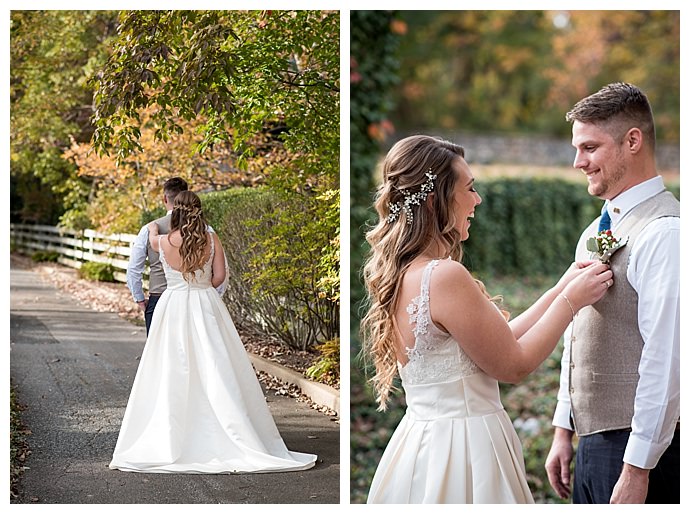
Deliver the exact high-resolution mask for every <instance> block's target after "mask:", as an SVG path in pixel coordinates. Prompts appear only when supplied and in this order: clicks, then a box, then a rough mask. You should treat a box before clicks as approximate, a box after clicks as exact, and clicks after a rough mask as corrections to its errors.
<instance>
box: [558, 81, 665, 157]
mask: <svg viewBox="0 0 690 514" xmlns="http://www.w3.org/2000/svg"><path fill="white" fill-rule="evenodd" d="M565 119H566V120H567V121H571V122H572V121H575V120H577V121H580V122H583V123H593V124H603V125H607V126H608V129H609V130H610V131H611V132H612V133H613V134H614V137H616V138H617V139H620V140H622V137H623V136H624V135H625V133H626V132H627V131H628V130H630V129H631V128H632V127H637V128H639V129H640V130H641V131H642V134H644V137H645V139H646V140H647V142H648V143H650V145H651V148H652V149H654V147H655V144H656V134H655V129H654V115H653V114H652V107H651V106H650V104H649V100H648V99H647V96H646V95H645V94H644V93H643V92H642V90H641V89H640V88H638V87H637V86H634V85H632V84H628V83H625V82H614V83H612V84H608V85H607V86H604V87H602V88H601V89H600V90H599V91H597V92H596V93H594V94H592V95H589V96H588V97H586V98H583V99H582V100H580V101H579V102H577V103H576V104H575V106H574V107H573V108H572V110H570V111H569V112H568V113H567V114H566V115H565Z"/></svg>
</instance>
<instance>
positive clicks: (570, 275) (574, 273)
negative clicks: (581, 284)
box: [554, 261, 598, 293]
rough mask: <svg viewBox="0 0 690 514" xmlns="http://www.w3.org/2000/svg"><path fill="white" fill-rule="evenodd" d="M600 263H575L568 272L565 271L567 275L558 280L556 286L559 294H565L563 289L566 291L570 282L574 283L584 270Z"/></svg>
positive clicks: (564, 274)
mask: <svg viewBox="0 0 690 514" xmlns="http://www.w3.org/2000/svg"><path fill="white" fill-rule="evenodd" d="M596 262H598V261H576V262H573V263H572V264H571V265H570V266H569V267H568V269H567V270H565V273H563V275H562V276H561V278H559V279H558V282H557V283H556V285H555V286H554V287H555V289H556V291H558V292H559V293H561V292H563V289H565V286H567V285H568V284H570V282H572V281H573V279H574V278H576V277H578V276H579V275H580V273H582V270H584V269H585V268H587V267H588V266H591V265H592V264H594V263H596Z"/></svg>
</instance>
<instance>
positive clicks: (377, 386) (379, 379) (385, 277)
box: [360, 135, 489, 411]
mask: <svg viewBox="0 0 690 514" xmlns="http://www.w3.org/2000/svg"><path fill="white" fill-rule="evenodd" d="M464 156H465V150H464V148H463V147H462V146H459V145H456V144H454V143H451V142H449V141H445V140H443V139H441V138H436V137H431V136H424V135H417V136H410V137H407V138H405V139H402V140H401V141H398V142H397V143H396V144H395V145H394V146H393V147H392V148H391V149H390V151H389V152H388V154H387V156H386V158H385V159H384V161H383V165H382V171H383V181H382V183H381V185H380V187H379V188H378V190H377V193H376V199H375V202H374V207H375V209H376V212H377V213H378V218H379V219H378V223H377V224H376V225H375V226H374V227H373V228H372V229H371V230H370V231H369V232H367V234H366V240H367V242H368V243H369V245H370V248H371V249H370V251H369V254H368V256H367V259H366V262H365V265H364V268H363V274H364V284H365V286H366V292H367V298H366V300H367V305H368V306H369V309H368V311H367V313H366V315H365V316H364V318H363V319H362V321H361V324H360V331H361V336H362V356H363V357H364V358H365V359H366V360H367V361H369V362H370V363H371V362H373V364H374V366H375V374H374V376H373V377H372V378H371V382H372V384H373V386H374V391H375V393H376V401H377V403H378V410H380V411H385V410H386V403H387V401H388V397H389V394H390V392H391V390H392V389H393V379H394V378H395V376H396V375H397V359H396V353H395V341H396V337H395V331H394V325H393V319H394V315H395V310H396V306H397V303H398V293H399V290H400V285H401V282H402V278H403V276H404V275H405V272H406V271H407V269H408V268H409V266H410V264H411V263H412V261H413V260H414V259H415V258H416V257H418V256H419V255H420V254H422V253H423V252H424V251H425V250H426V249H427V248H428V247H429V246H430V245H431V244H432V243H433V242H435V241H438V242H442V243H443V244H444V247H446V248H448V255H447V256H446V257H450V258H452V259H453V260H456V261H460V260H461V259H462V245H461V237H462V236H461V234H460V233H459V232H458V231H457V230H456V229H455V225H456V216H455V213H454V198H453V190H454V187H455V184H456V181H457V178H456V174H455V173H454V171H453V169H452V168H451V165H452V163H453V161H454V160H455V159H458V158H464ZM428 171H431V172H432V173H433V174H435V175H436V179H435V181H434V190H433V192H434V195H433V196H432V197H430V199H429V200H428V201H427V202H426V203H422V204H421V205H415V206H413V209H414V212H413V219H412V223H411V224H408V223H407V219H406V217H405V216H404V215H403V214H402V213H401V214H400V215H399V216H398V217H397V219H396V220H395V221H393V222H388V221H387V218H388V216H389V214H390V213H391V211H390V206H391V205H392V204H395V203H396V202H401V201H404V198H405V196H404V193H403V191H407V192H408V193H415V192H417V191H419V190H420V189H421V186H422V184H424V183H425V182H426V180H427V177H426V173H427V172H428ZM429 204H430V205H429ZM477 283H478V285H479V287H480V288H481V290H482V291H483V292H484V294H485V295H486V296H487V298H489V295H488V294H487V293H486V289H485V288H484V285H483V284H481V282H479V281H477Z"/></svg>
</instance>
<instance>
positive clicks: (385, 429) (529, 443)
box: [350, 276, 562, 503]
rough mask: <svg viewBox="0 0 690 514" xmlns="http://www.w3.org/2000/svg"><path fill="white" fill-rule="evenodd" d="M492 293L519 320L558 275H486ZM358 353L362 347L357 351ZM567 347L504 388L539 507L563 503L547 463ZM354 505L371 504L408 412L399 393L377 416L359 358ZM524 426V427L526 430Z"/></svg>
mask: <svg viewBox="0 0 690 514" xmlns="http://www.w3.org/2000/svg"><path fill="white" fill-rule="evenodd" d="M481 279H482V281H483V282H484V284H485V285H486V287H487V290H488V291H489V292H490V294H500V295H502V296H503V307H504V308H506V309H507V310H508V311H510V312H511V315H512V316H513V317H514V316H517V315H518V314H519V313H521V312H522V311H524V310H525V309H526V308H527V307H529V306H530V305H531V304H532V303H533V302H534V301H535V300H536V299H537V298H539V296H540V295H541V294H542V293H543V292H544V291H545V290H546V289H548V288H549V287H551V286H552V285H553V284H555V283H556V281H557V279H558V277H557V276H534V277H528V278H515V277H481ZM352 351H353V352H356V351H357V349H353V350H352ZM561 351H562V345H561V344H559V345H558V347H557V349H556V351H554V352H553V354H552V355H551V356H550V357H549V358H548V359H547V360H546V361H545V362H544V363H542V365H541V366H540V367H539V368H538V369H537V370H536V371H534V372H533V373H532V374H531V375H530V376H529V377H527V379H525V380H524V381H523V382H522V383H520V384H517V385H510V384H501V398H502V401H503V405H504V406H505V408H506V411H507V412H508V415H509V416H510V418H511V419H512V420H513V422H514V423H515V425H516V427H517V428H516V430H517V432H518V436H519V437H520V440H521V441H522V446H523V453H524V457H525V468H526V471H527V480H528V482H529V486H530V489H531V491H532V494H533V495H534V499H535V501H536V502H537V503H558V502H561V500H560V499H559V498H558V497H557V496H556V495H555V493H553V491H552V490H551V486H550V485H549V483H548V480H547V477H546V472H545V471H544V462H545V460H546V455H547V454H548V451H549V448H550V447H551V435H552V432H553V429H552V427H551V419H552V416H553V411H554V408H555V405H556V394H557V392H558V384H559V372H560V357H561ZM350 383H351V386H350V391H351V392H350V402H351V405H350V422H351V429H350V501H351V502H352V503H364V502H366V496H367V492H368V490H369V484H370V483H371V479H372V477H373V474H374V471H375V469H376V465H377V463H378V461H379V459H380V458H381V453H382V452H383V449H384V448H385V446H386V444H387V442H388V440H389V439H390V437H391V435H392V433H393V431H394V430H395V427H396V426H397V424H398V423H399V421H400V419H401V418H402V416H403V414H404V410H405V404H404V399H403V397H402V394H400V393H398V394H395V395H394V398H393V400H392V402H391V404H390V407H389V410H388V411H387V412H386V413H380V412H376V406H375V403H374V400H373V396H372V393H371V388H370V387H369V385H368V384H367V383H366V381H365V378H364V375H363V373H362V370H361V368H360V366H359V365H358V360H357V359H356V356H355V354H354V353H353V354H351V370H350ZM521 427H524V428H521Z"/></svg>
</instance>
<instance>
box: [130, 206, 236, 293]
mask: <svg viewBox="0 0 690 514" xmlns="http://www.w3.org/2000/svg"><path fill="white" fill-rule="evenodd" d="M171 212H172V211H168V214H170V213H171ZM208 231H209V232H213V228H211V227H210V226H209V227H208ZM148 244H149V228H148V224H147V225H144V226H143V227H141V230H140V231H139V233H138V234H137V237H136V239H135V240H134V243H133V244H132V253H131V255H130V256H129V264H128V265H127V287H128V288H129V290H130V291H131V292H132V297H133V298H134V301H135V302H143V301H144V298H145V297H144V281H143V275H144V269H145V267H146V258H147V256H148V254H147V252H146V248H147V246H148ZM226 269H227V260H226ZM226 287H227V277H226V278H225V280H224V281H223V283H222V284H220V285H219V286H218V287H216V291H218V294H220V295H221V296H222V295H223V294H224V293H225V289H226Z"/></svg>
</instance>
